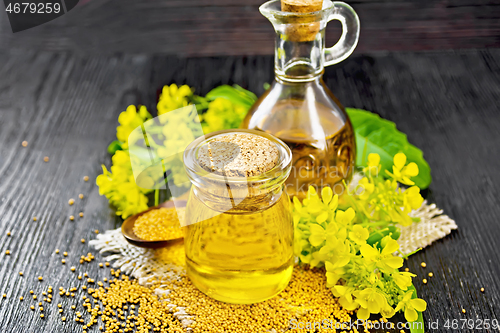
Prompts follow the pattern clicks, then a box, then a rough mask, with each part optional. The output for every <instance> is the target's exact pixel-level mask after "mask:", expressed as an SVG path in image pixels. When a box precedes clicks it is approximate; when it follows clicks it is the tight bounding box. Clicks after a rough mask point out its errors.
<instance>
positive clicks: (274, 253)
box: [184, 192, 293, 304]
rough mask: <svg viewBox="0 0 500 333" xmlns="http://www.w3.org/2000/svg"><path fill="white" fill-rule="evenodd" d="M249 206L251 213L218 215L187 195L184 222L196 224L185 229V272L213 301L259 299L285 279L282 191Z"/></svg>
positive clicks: (287, 221)
mask: <svg viewBox="0 0 500 333" xmlns="http://www.w3.org/2000/svg"><path fill="white" fill-rule="evenodd" d="M248 206H252V205H248ZM254 207H256V208H255V210H254V211H251V212H248V211H247V212H241V211H240V210H238V211H236V210H234V211H232V210H229V211H227V212H225V213H222V214H218V212H215V211H214V210H212V209H211V208H209V207H207V206H206V205H205V204H204V203H203V202H201V201H200V200H199V198H198V197H197V196H196V195H193V192H192V193H191V196H190V199H189V200H188V204H187V207H186V222H187V223H188V224H189V223H190V221H201V222H197V223H194V224H191V225H188V226H187V227H186V230H185V239H184V245H185V250H186V265H187V274H188V276H189V278H190V279H191V281H192V282H193V283H194V285H195V286H196V287H197V288H198V289H200V290H201V291H202V292H204V293H205V294H207V295H208V296H210V297H212V298H214V299H217V300H219V301H223V302H228V303H238V304H248V303H255V302H260V301H264V300H266V299H269V298H271V297H273V296H275V295H276V294H278V293H279V292H280V291H282V290H283V289H284V288H285V287H286V285H287V284H288V282H289V281H290V278H291V275H292V270H293V246H292V242H293V222H292V218H291V215H290V214H291V213H290V200H289V198H288V196H287V195H286V192H283V193H281V196H280V198H279V199H277V201H276V202H275V203H274V204H272V205H271V206H270V207H266V208H264V209H259V208H258V207H259V205H256V206H255V205H254ZM216 214H218V215H216ZM214 215H215V216H214ZM205 216H206V217H209V216H212V217H209V218H207V219H204V218H203V217H205Z"/></svg>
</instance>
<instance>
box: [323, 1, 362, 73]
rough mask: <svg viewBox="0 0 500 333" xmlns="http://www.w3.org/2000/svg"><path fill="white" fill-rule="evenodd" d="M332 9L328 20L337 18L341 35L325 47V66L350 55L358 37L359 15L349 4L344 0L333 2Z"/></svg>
mask: <svg viewBox="0 0 500 333" xmlns="http://www.w3.org/2000/svg"><path fill="white" fill-rule="evenodd" d="M333 6H334V10H333V12H332V13H331V14H330V16H329V17H328V22H330V21H332V20H338V21H340V23H341V24H342V36H340V39H339V41H338V42H337V43H336V44H335V45H334V46H332V47H330V48H325V66H331V65H334V64H337V63H339V62H341V61H343V60H345V59H346V58H347V57H349V56H350V55H351V53H352V52H353V51H354V49H355V48H356V45H357V44H358V39H359V17H358V14H356V12H355V11H354V9H352V7H351V6H349V5H348V4H346V3H344V2H334V3H333Z"/></svg>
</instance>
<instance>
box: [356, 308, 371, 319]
mask: <svg viewBox="0 0 500 333" xmlns="http://www.w3.org/2000/svg"><path fill="white" fill-rule="evenodd" d="M368 317H370V311H368V309H365V308H360V309H359V310H358V319H362V320H366V319H368Z"/></svg>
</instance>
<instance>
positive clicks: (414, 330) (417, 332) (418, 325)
mask: <svg viewBox="0 0 500 333" xmlns="http://www.w3.org/2000/svg"><path fill="white" fill-rule="evenodd" d="M408 290H413V294H412V295H411V298H412V299H414V298H417V289H415V286H414V285H413V284H412V285H411V286H409V287H408ZM417 313H418V318H417V320H415V321H414V322H412V323H411V324H410V332H411V333H425V326H424V317H423V316H422V312H420V311H417Z"/></svg>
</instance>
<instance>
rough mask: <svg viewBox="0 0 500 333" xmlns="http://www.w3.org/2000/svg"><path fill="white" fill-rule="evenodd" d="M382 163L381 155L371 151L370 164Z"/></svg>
mask: <svg viewBox="0 0 500 333" xmlns="http://www.w3.org/2000/svg"><path fill="white" fill-rule="evenodd" d="M379 163H380V155H379V154H375V153H371V154H369V155H368V166H375V167H376V166H378V164H379Z"/></svg>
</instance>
